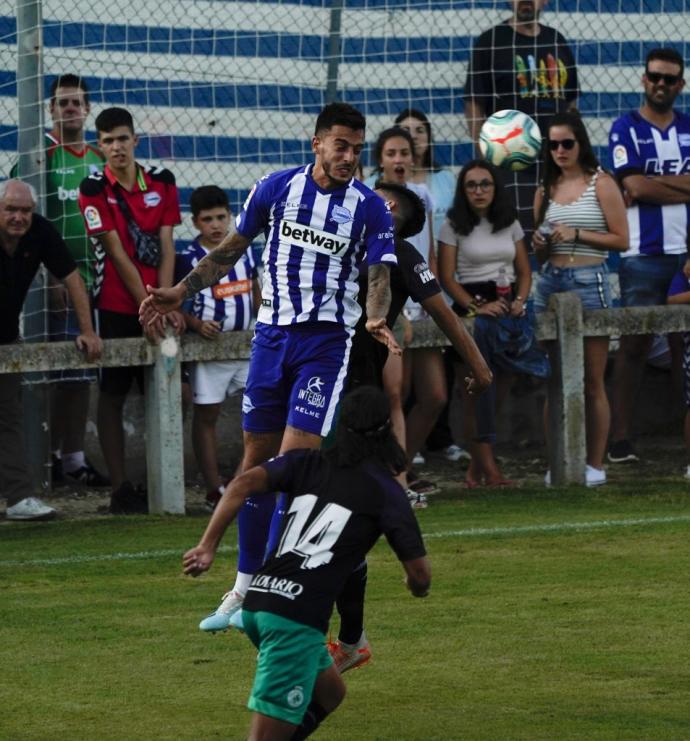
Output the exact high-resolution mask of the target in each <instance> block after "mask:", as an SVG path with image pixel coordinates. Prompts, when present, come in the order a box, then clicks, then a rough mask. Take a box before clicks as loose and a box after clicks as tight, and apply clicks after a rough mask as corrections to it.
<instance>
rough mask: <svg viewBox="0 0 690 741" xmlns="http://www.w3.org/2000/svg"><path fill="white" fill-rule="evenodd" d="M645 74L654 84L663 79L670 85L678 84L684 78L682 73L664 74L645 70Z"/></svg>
mask: <svg viewBox="0 0 690 741" xmlns="http://www.w3.org/2000/svg"><path fill="white" fill-rule="evenodd" d="M645 76H646V78H647V79H648V80H649V81H650V82H651V83H652V85H656V84H658V83H660V82H661V81H662V80H663V81H664V83H665V84H666V85H668V86H669V87H670V86H671V85H677V84H678V83H679V82H680V81H681V79H682V78H681V76H680V75H664V74H662V73H661V72H645Z"/></svg>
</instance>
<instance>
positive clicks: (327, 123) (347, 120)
mask: <svg viewBox="0 0 690 741" xmlns="http://www.w3.org/2000/svg"><path fill="white" fill-rule="evenodd" d="M334 126H347V128H348V129H353V130H354V131H365V130H366V127H367V121H366V119H365V118H364V116H363V115H362V114H361V113H360V112H359V111H358V110H357V109H356V108H354V107H353V106H351V105H349V104H348V103H338V102H336V103H329V104H328V105H327V106H324V107H323V108H322V110H321V113H319V115H318V118H317V119H316V126H315V127H314V136H318V135H319V134H320V133H321V132H322V131H327V130H328V129H332V128H333V127H334Z"/></svg>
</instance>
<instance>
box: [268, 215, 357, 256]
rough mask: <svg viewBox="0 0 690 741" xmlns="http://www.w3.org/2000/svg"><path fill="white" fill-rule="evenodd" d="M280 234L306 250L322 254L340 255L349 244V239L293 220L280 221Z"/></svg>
mask: <svg viewBox="0 0 690 741" xmlns="http://www.w3.org/2000/svg"><path fill="white" fill-rule="evenodd" d="M280 236H281V237H282V238H283V239H285V240H287V241H289V242H290V243H291V244H296V245H297V246H299V247H303V248H304V249H307V250H314V252H320V253H321V254H322V255H340V254H341V253H343V252H345V250H346V249H347V248H348V247H349V246H350V240H349V239H345V238H344V237H338V235H337V234H331V233H330V232H322V231H321V230H320V229H312V227H310V226H305V225H304V224H297V223H296V222H294V221H281V223H280Z"/></svg>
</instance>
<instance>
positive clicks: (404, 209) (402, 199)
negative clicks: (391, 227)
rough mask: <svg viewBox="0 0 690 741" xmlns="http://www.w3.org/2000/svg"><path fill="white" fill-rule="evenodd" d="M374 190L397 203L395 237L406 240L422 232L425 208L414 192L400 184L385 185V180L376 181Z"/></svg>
mask: <svg viewBox="0 0 690 741" xmlns="http://www.w3.org/2000/svg"><path fill="white" fill-rule="evenodd" d="M374 189H375V190H384V191H386V193H390V194H391V195H393V196H395V198H396V200H397V201H398V218H397V221H396V219H395V217H394V218H393V221H394V222H395V235H396V237H400V239H407V238H408V237H411V236H413V235H414V234H419V232H421V231H422V229H423V228H424V222H425V221H426V206H425V205H424V201H423V200H422V199H421V198H420V197H419V196H418V195H417V194H416V193H415V192H414V191H411V190H410V189H409V188H406V187H405V186H404V185H401V184H400V183H387V182H386V181H385V180H377V181H376V183H375V184H374Z"/></svg>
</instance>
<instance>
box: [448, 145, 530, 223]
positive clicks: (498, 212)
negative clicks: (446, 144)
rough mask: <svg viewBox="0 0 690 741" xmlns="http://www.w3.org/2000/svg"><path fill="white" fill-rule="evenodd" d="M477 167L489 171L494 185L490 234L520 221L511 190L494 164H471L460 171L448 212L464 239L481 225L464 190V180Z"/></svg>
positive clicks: (474, 162) (489, 220) (487, 217)
mask: <svg viewBox="0 0 690 741" xmlns="http://www.w3.org/2000/svg"><path fill="white" fill-rule="evenodd" d="M475 167H478V168H481V169H482V170H486V171H487V172H488V173H489V175H491V179H492V180H493V181H494V199H493V201H492V202H491V205H490V206H489V211H488V213H487V214H486V219H487V221H488V222H489V223H490V224H491V231H492V232H498V231H500V230H501V229H505V228H506V227H508V226H510V225H511V224H512V223H513V222H514V221H515V219H516V218H517V214H516V212H515V206H514V205H513V200H512V198H511V196H510V193H509V191H508V189H507V188H505V187H504V184H503V178H502V176H501V173H500V171H499V169H498V167H496V166H495V165H493V164H491V162H489V161H488V160H481V159H475V160H470V161H469V162H466V163H465V164H464V165H463V168H462V170H460V174H459V175H458V182H457V185H456V186H455V196H454V198H453V205H452V206H451V207H450V208H449V209H448V214H447V216H448V221H449V222H450V224H451V226H452V227H453V231H455V232H457V234H462V235H463V236H467V235H468V234H470V233H471V232H472V230H473V229H474V227H475V226H477V225H478V224H479V216H478V215H477V214H476V213H475V212H474V211H473V210H472V208H471V207H470V202H469V199H468V198H467V191H466V190H465V177H466V176H467V173H468V172H469V171H470V170H473V169H474V168H475Z"/></svg>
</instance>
